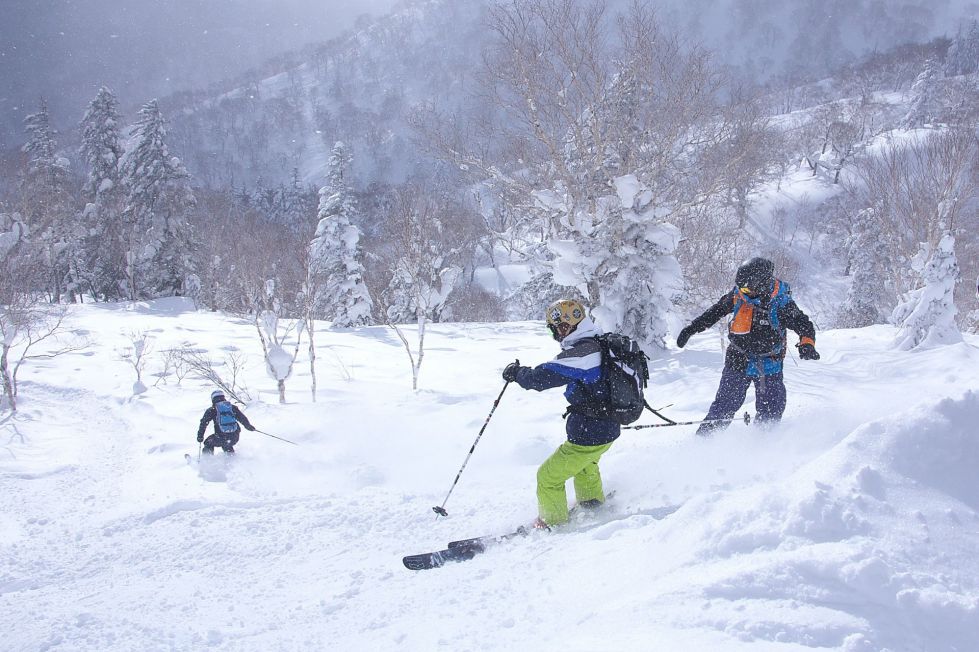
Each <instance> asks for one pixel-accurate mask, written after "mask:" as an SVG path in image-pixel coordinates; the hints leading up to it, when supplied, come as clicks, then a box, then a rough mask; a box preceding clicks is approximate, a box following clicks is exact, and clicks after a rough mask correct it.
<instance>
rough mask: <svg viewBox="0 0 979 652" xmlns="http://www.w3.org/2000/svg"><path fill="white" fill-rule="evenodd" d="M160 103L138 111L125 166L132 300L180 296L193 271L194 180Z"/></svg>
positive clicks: (148, 104) (128, 263)
mask: <svg viewBox="0 0 979 652" xmlns="http://www.w3.org/2000/svg"><path fill="white" fill-rule="evenodd" d="M166 141H167V131H166V125H165V122H164V120H163V116H162V114H161V113H160V107H159V104H158V103H157V101H156V100H152V101H150V102H148V103H146V104H145V105H144V106H143V108H142V109H140V111H139V121H138V122H137V123H136V125H135V126H134V127H133V131H132V140H131V143H130V147H129V148H128V150H127V152H126V155H125V157H124V158H123V161H122V171H123V180H124V183H125V186H126V209H125V212H126V216H127V220H128V224H129V227H130V233H129V236H130V240H129V247H128V248H127V254H126V255H127V260H126V263H127V276H128V280H129V294H130V299H132V300H135V299H137V298H139V297H141V296H170V295H174V294H180V293H181V289H182V286H183V280H184V277H185V275H186V274H187V273H188V272H189V271H191V258H190V253H191V237H190V232H189V227H188V225H187V221H186V218H185V213H186V211H187V209H188V208H190V206H192V205H193V203H194V195H193V192H192V191H191V187H190V175H189V174H188V173H187V170H186V169H185V168H184V166H183V163H181V161H180V159H179V158H177V157H175V156H171V154H170V151H169V148H168V146H167V143H166Z"/></svg>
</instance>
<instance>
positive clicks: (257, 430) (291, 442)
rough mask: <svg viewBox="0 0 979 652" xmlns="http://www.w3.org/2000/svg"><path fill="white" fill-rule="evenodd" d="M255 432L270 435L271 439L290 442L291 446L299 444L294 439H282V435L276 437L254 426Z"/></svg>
mask: <svg viewBox="0 0 979 652" xmlns="http://www.w3.org/2000/svg"><path fill="white" fill-rule="evenodd" d="M255 432H257V433H260V434H263V435H265V436H266V437H271V438H272V439H278V440H279V441H284V442H285V443H287V444H292V445H293V446H298V445H299V444H297V443H296V442H294V441H289V440H288V439H284V438H282V437H276V436H275V435H270V434H269V433H267V432H265V431H264V430H259V429H258V428H255Z"/></svg>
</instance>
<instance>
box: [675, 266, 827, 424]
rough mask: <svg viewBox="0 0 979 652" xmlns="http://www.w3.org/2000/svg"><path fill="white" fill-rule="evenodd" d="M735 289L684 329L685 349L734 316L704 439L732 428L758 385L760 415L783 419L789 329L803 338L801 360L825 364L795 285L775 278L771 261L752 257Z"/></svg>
mask: <svg viewBox="0 0 979 652" xmlns="http://www.w3.org/2000/svg"><path fill="white" fill-rule="evenodd" d="M735 283H736V285H735V287H734V289H733V290H731V291H730V292H728V293H727V294H725V295H724V296H723V297H721V298H720V300H718V302H717V303H715V304H714V305H713V306H711V307H710V308H709V309H708V310H707V311H706V312H705V313H704V314H702V315H701V316H699V317H697V318H696V319H694V320H693V322H691V323H690V325H689V326H687V327H686V328H684V329H683V330H681V331H680V335H679V336H678V337H677V338H676V344H677V346H679V347H680V348H683V347H684V346H685V345H686V343H687V340H689V339H690V337H691V336H692V335H694V334H695V333H699V332H701V331H704V330H707V329H708V328H710V327H711V326H713V325H714V324H716V323H717V322H718V321H720V320H721V318H722V317H724V316H725V315H729V314H732V313H733V316H732V318H731V322H730V324H729V326H728V341H729V345H728V348H727V354H726V356H725V358H724V371H723V372H722V373H721V383H720V386H719V387H718V388H717V395H716V396H715V398H714V402H713V403H712V404H711V406H710V410H709V411H708V412H707V416H706V417H705V421H704V423H702V424H700V427H699V428H698V429H697V434H698V435H708V434H710V433H711V432H712V431H713V430H716V429H719V428H726V427H727V425H728V424H729V423H730V422H731V418H732V417H734V414H735V412H737V411H738V409H740V408H741V405H742V404H743V403H744V399H745V395H746V394H747V393H748V386H749V385H751V384H752V383H754V385H755V413H756V414H755V417H756V418H757V420H758V421H760V422H764V421H778V420H779V419H781V418H782V413H783V412H784V411H785V399H786V396H785V383H784V382H783V380H782V361H783V360H784V359H785V350H786V330H785V329H786V328H790V329H792V330H793V331H795V332H796V333H797V334H798V335H799V343H798V344H796V348H798V349H799V357H800V358H802V359H803V360H819V353H817V352H816V329H815V327H814V326H813V325H812V322H811V321H810V320H809V317H807V316H806V314H805V313H804V312H802V310H801V309H800V308H799V306H797V305H796V303H795V301H794V300H793V299H792V293H791V291H790V289H789V284H788V283H785V282H784V281H780V280H778V279H777V278H775V265H774V264H773V263H772V261H770V260H767V259H765V258H752V259H751V260H748V261H745V262H744V263H743V264H742V265H741V267H739V268H738V272H737V275H736V276H735Z"/></svg>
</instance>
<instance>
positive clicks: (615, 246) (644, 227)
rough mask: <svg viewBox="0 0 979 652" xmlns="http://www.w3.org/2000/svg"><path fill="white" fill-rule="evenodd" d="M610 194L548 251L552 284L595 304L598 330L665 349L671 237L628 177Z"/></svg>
mask: <svg viewBox="0 0 979 652" xmlns="http://www.w3.org/2000/svg"><path fill="white" fill-rule="evenodd" d="M613 183H614V185H615V189H616V191H617V192H616V194H614V195H609V196H606V197H601V198H599V199H598V201H596V202H595V206H596V209H597V210H596V212H595V217H597V219H590V218H591V217H592V216H590V215H589V216H587V217H586V216H580V217H581V218H582V219H576V220H574V222H573V223H572V224H569V226H570V228H569V233H570V234H571V236H572V237H571V238H570V239H568V240H560V239H555V240H552V241H551V243H550V246H551V248H552V249H553V250H554V251H555V259H554V279H555V281H556V282H557V283H559V284H562V285H569V286H573V287H575V288H577V289H578V291H579V292H581V293H582V295H586V296H589V295H590V296H595V295H596V294H597V296H598V299H599V300H598V302H597V305H596V306H595V308H594V310H593V312H592V314H593V316H594V317H595V319H596V321H597V322H598V324H599V325H600V326H602V327H603V328H604V329H605V330H609V331H615V332H620V333H627V334H628V335H630V336H632V337H635V338H636V339H637V340H638V341H640V342H641V343H643V345H646V346H650V347H652V348H654V349H656V350H664V349H665V348H666V336H667V334H668V325H667V319H666V317H667V314H668V313H669V312H670V310H671V309H672V306H673V303H674V300H675V299H676V297H677V296H678V295H679V294H680V293H681V292H682V289H683V276H682V273H681V271H680V265H679V263H678V262H677V259H676V248H677V244H678V243H679V241H680V232H679V230H678V229H677V228H676V227H674V226H673V225H671V224H668V223H665V222H663V221H661V220H659V219H657V218H656V216H655V207H654V205H653V203H652V200H653V194H652V192H651V191H650V190H649V188H647V187H645V186H644V185H643V184H642V183H641V182H640V181H639V180H638V179H637V178H636V177H635V176H634V175H623V176H621V177H618V178H616V179H614V181H613Z"/></svg>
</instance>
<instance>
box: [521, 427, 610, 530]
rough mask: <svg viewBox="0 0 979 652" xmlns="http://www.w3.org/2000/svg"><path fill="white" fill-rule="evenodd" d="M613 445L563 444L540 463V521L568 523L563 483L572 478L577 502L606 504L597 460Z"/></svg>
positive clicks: (553, 523) (538, 473)
mask: <svg viewBox="0 0 979 652" xmlns="http://www.w3.org/2000/svg"><path fill="white" fill-rule="evenodd" d="M612 443H613V442H609V443H607V444H602V445H600V446H579V445H578V444H572V443H571V442H569V441H566V442H564V443H563V444H561V445H560V446H559V447H558V449H557V450H556V451H554V454H553V455H551V456H550V457H548V458H547V459H546V460H545V461H544V463H543V464H541V466H540V468H539V469H537V507H538V511H539V515H540V518H541V520H542V521H544V522H545V523H547V524H548V525H561V524H562V523H567V522H568V494H567V491H566V489H565V483H566V482H567V481H568V480H569V479H570V478H574V493H575V498H576V499H577V500H578V502H579V503H580V502H584V501H586V500H598V501H600V502H605V492H604V491H603V490H602V474H601V473H599V471H598V458H600V457H601V456H602V454H603V453H605V451H607V450H608V449H609V448H610V447H611V446H612Z"/></svg>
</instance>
